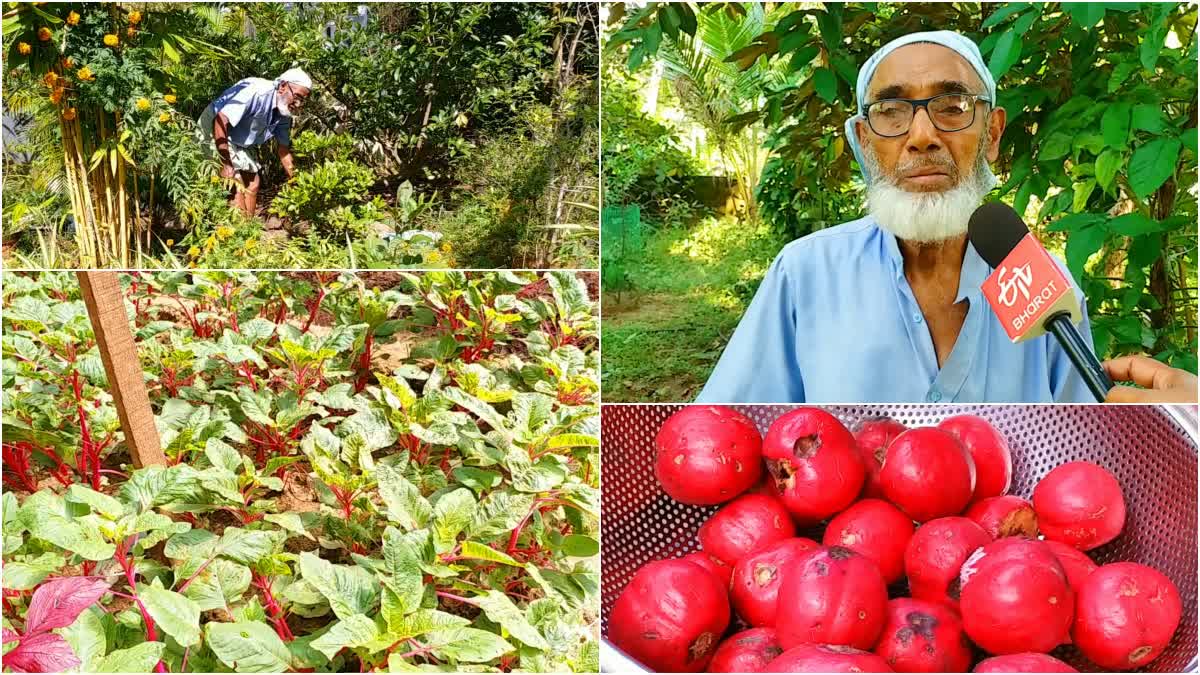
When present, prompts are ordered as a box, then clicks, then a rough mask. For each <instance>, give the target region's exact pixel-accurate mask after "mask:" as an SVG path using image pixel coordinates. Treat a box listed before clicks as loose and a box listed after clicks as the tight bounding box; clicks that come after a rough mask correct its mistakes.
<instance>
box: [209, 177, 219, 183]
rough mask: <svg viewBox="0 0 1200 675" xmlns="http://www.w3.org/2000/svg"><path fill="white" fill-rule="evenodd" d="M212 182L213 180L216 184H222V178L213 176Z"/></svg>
mask: <svg viewBox="0 0 1200 675" xmlns="http://www.w3.org/2000/svg"><path fill="white" fill-rule="evenodd" d="M211 180H212V182H214V183H220V182H221V177H220V176H213V177H212V179H211Z"/></svg>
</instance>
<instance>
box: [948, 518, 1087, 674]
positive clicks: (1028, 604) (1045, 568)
mask: <svg viewBox="0 0 1200 675" xmlns="http://www.w3.org/2000/svg"><path fill="white" fill-rule="evenodd" d="M959 578H960V579H961V581H960V583H961V586H962V601H961V603H960V607H961V611H962V619H963V629H964V630H966V632H967V636H968V637H970V638H971V640H972V641H974V642H975V644H977V645H979V646H980V647H982V648H983V649H985V650H986V651H988V652H991V653H992V654H1016V653H1018V652H1029V651H1033V652H1048V651H1050V650H1051V649H1054V648H1055V647H1057V646H1058V645H1060V644H1062V643H1064V642H1067V641H1068V640H1069V639H1070V630H1071V619H1072V618H1073V617H1074V614H1075V594H1074V593H1073V592H1072V591H1071V586H1070V585H1069V584H1068V583H1067V573H1066V572H1065V571H1063V567H1062V565H1061V564H1059V562H1058V558H1055V557H1054V553H1052V552H1051V551H1050V549H1049V548H1047V547H1046V545H1045V544H1043V543H1042V542H1040V541H1037V540H1036V539H1024V538H1022V537H1005V538H1004V539H997V540H996V541H994V542H992V543H990V544H988V545H987V546H984V547H983V548H982V549H979V550H978V551H976V552H975V553H974V554H972V555H971V557H970V558H968V559H967V562H965V563H964V564H963V567H962V571H961V572H959Z"/></svg>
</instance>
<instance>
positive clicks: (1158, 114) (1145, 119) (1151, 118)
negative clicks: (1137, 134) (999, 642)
mask: <svg viewBox="0 0 1200 675" xmlns="http://www.w3.org/2000/svg"><path fill="white" fill-rule="evenodd" d="M1130 126H1131V127H1132V128H1133V129H1135V130H1140V131H1149V132H1150V133H1152V134H1161V133H1162V132H1164V131H1166V129H1167V119H1166V117H1165V116H1164V115H1163V111H1162V106H1160V105H1158V104H1156V103H1145V104H1142V105H1135V106H1133V112H1132V114H1131V116H1130Z"/></svg>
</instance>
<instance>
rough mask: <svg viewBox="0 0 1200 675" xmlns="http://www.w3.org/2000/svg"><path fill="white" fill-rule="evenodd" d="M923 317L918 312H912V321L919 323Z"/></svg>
mask: <svg viewBox="0 0 1200 675" xmlns="http://www.w3.org/2000/svg"><path fill="white" fill-rule="evenodd" d="M924 320H925V317H923V316H921V313H920V312H913V323H921V322H922V321H924Z"/></svg>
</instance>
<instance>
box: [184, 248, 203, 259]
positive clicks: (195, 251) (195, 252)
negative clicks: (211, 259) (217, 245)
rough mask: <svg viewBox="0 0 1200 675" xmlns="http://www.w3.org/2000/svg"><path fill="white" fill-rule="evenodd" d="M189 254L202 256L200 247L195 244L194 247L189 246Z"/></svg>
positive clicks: (196, 256) (194, 256)
mask: <svg viewBox="0 0 1200 675" xmlns="http://www.w3.org/2000/svg"><path fill="white" fill-rule="evenodd" d="M187 254H188V255H189V256H191V257H193V258H199V257H200V247H199V246H193V247H191V248H189V249H188V252H187Z"/></svg>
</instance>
